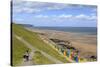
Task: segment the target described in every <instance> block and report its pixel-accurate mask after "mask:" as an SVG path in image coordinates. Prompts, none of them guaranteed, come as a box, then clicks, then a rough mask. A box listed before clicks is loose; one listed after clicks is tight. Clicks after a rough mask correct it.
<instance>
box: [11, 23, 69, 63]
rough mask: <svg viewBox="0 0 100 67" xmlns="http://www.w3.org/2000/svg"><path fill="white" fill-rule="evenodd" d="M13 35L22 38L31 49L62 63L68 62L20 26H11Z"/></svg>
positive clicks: (34, 34) (35, 34)
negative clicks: (40, 51) (38, 50)
mask: <svg viewBox="0 0 100 67" xmlns="http://www.w3.org/2000/svg"><path fill="white" fill-rule="evenodd" d="M12 28H13V33H14V34H16V35H18V36H20V37H23V38H24V39H25V40H26V41H27V42H29V43H30V44H32V46H33V47H35V48H38V49H40V50H42V51H44V52H46V53H48V54H49V55H51V56H53V57H55V58H56V59H58V60H61V61H62V62H65V63H66V62H68V61H67V60H66V59H65V58H64V57H63V56H61V55H60V54H59V53H58V52H57V51H56V50H55V49H53V48H52V47H51V46H50V45H48V44H46V43H44V42H43V40H41V38H40V37H39V36H38V35H37V33H35V32H31V31H28V30H26V29H25V28H24V27H22V26H21V25H16V24H13V27H12Z"/></svg>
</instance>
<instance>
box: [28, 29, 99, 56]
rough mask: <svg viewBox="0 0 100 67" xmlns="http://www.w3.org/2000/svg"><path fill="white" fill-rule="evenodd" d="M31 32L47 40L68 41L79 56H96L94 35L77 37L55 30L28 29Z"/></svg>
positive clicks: (76, 35)
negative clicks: (78, 52) (77, 51)
mask: <svg viewBox="0 0 100 67" xmlns="http://www.w3.org/2000/svg"><path fill="white" fill-rule="evenodd" d="M27 29H28V30H31V31H33V32H36V33H39V35H41V34H43V35H41V36H43V37H45V38H48V39H51V38H52V39H60V40H64V41H70V42H71V45H72V46H73V47H75V48H76V49H77V50H79V51H80V56H82V57H87V56H91V55H94V56H97V36H96V35H81V36H80V35H79V33H72V32H63V31H55V30H40V29H30V28H27Z"/></svg>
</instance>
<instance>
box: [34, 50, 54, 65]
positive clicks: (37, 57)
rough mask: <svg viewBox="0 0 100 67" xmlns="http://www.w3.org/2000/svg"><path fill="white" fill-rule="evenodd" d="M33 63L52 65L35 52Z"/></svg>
mask: <svg viewBox="0 0 100 67" xmlns="http://www.w3.org/2000/svg"><path fill="white" fill-rule="evenodd" d="M44 59H45V60H44ZM33 61H34V63H35V64H54V62H52V61H50V60H49V59H48V58H46V57H45V56H43V55H42V54H41V52H39V51H36V52H35V53H34V56H33Z"/></svg>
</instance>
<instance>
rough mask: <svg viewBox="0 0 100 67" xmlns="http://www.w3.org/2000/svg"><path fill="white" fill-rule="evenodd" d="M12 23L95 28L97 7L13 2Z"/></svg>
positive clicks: (15, 0)
mask: <svg viewBox="0 0 100 67" xmlns="http://www.w3.org/2000/svg"><path fill="white" fill-rule="evenodd" d="M12 16H13V22H15V23H23V24H32V25H34V26H49V27H51V26H53V27H54V26H60V27H62V26H64V27H96V26H97V7H96V6H93V5H75V4H64V3H47V2H32V1H17V0H13V15H12Z"/></svg>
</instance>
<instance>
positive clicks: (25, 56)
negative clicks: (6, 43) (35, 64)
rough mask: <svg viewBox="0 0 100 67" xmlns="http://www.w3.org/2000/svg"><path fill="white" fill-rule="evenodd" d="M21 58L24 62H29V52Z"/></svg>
mask: <svg viewBox="0 0 100 67" xmlns="http://www.w3.org/2000/svg"><path fill="white" fill-rule="evenodd" d="M23 58H24V59H25V60H26V61H29V50H26V52H25V54H24V56H23Z"/></svg>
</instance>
